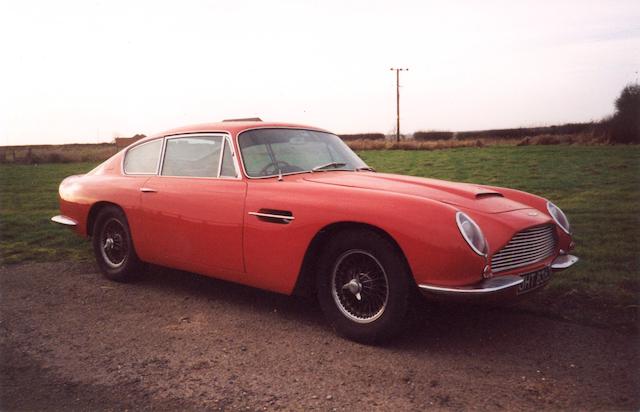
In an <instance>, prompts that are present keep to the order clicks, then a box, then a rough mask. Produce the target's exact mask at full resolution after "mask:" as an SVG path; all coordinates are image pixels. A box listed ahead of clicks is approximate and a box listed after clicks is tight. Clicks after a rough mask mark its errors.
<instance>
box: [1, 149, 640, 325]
mask: <svg viewBox="0 0 640 412" xmlns="http://www.w3.org/2000/svg"><path fill="white" fill-rule="evenodd" d="M359 154H360V156H362V158H363V159H364V160H365V161H366V162H367V163H368V164H369V165H371V166H373V167H375V168H376V169H377V170H379V171H382V172H391V173H401V174H408V175H414V176H427V177H435V178H442V179H447V180H455V181H463V182H474V183H480V184H490V185H497V186H505V187H511V188H516V189H520V190H524V191H527V192H531V193H535V194H538V195H540V196H543V197H546V198H548V199H550V200H552V201H553V202H554V203H556V204H557V205H558V206H560V207H561V208H562V209H563V210H564V211H565V212H566V213H567V215H568V216H569V219H570V220H571V224H572V227H573V231H574V232H575V240H576V242H577V248H576V251H575V254H576V255H578V256H579V257H580V258H581V259H582V260H581V262H580V263H579V264H578V265H576V266H575V267H573V268H571V269H570V270H568V271H566V272H562V273H561V274H558V275H557V276H555V279H554V281H553V282H552V283H551V284H550V285H549V287H548V288H546V289H545V290H544V291H542V292H541V293H539V294H538V296H537V297H536V298H535V299H534V302H537V304H539V302H540V301H541V300H543V301H545V302H548V307H549V310H550V311H551V312H554V311H555V313H556V314H560V315H561V314H562V313H563V312H564V311H568V312H572V313H573V314H572V315H568V317H570V318H576V317H580V316H582V317H583V318H585V317H590V318H597V317H598V316H600V315H599V314H600V313H605V312H608V313H610V316H605V318H606V319H605V320H606V321H608V322H609V321H611V322H615V320H612V319H614V318H615V317H616V316H618V315H619V314H620V315H621V316H620V317H621V318H624V319H626V322H627V323H629V322H633V321H634V319H636V318H635V316H636V314H637V307H638V299H639V296H640V276H639V274H640V246H639V245H640V229H639V228H640V217H639V216H640V215H639V212H640V210H639V209H640V207H639V206H640V147H639V146H564V145H560V146H556V145H554V146H524V147H513V146H510V147H505V146H491V147H483V148H460V149H447V150H438V151H401V150H393V151H362V152H360V153H359ZM93 166H95V165H94V164H92V163H72V164H48V165H40V166H22V165H0V258H1V262H2V263H5V264H7V263H18V262H27V261H52V260H62V259H75V260H88V259H90V256H91V254H90V246H89V244H88V242H86V241H85V240H83V239H81V238H79V237H77V236H75V235H74V234H73V233H72V232H70V231H69V230H66V229H65V228H63V227H60V226H58V225H55V224H53V223H51V222H50V221H49V219H50V217H51V216H53V215H55V214H57V213H58V200H57V188H58V185H59V183H60V181H61V180H62V179H63V178H64V177H65V176H68V175H71V174H76V173H84V172H86V171H88V170H90V169H91V168H92V167H93ZM576 301H580V302H581V303H580V304H579V305H574V304H570V303H571V302H574V303H575V302H576ZM611 314H612V315H611ZM561 316H562V315H561ZM622 321H624V320H621V322H622Z"/></svg>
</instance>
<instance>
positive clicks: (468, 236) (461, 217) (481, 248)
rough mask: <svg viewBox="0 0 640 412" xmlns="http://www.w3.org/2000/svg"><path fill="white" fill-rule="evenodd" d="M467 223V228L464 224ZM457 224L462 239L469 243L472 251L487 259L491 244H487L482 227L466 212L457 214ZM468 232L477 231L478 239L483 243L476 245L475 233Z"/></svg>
mask: <svg viewBox="0 0 640 412" xmlns="http://www.w3.org/2000/svg"><path fill="white" fill-rule="evenodd" d="M467 222H468V223H469V225H467V226H465V225H464V223H467ZM456 224H457V225H458V230H460V233H461V234H462V237H463V238H464V240H465V241H466V242H467V244H468V245H469V247H470V248H471V250H473V251H474V252H475V253H477V254H478V255H480V256H484V257H486V256H487V253H488V250H489V244H488V243H487V238H486V237H485V236H484V233H482V229H480V226H478V224H477V223H476V222H475V221H474V220H473V219H471V217H469V215H467V214H466V213H464V212H457V213H456ZM468 230H470V231H475V232H476V233H475V234H476V235H477V238H478V239H480V241H481V242H482V243H481V244H474V242H473V238H474V236H473V233H468Z"/></svg>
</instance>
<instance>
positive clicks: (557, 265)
mask: <svg viewBox="0 0 640 412" xmlns="http://www.w3.org/2000/svg"><path fill="white" fill-rule="evenodd" d="M578 260H580V259H578V257H577V256H573V255H560V256H558V257H557V258H555V260H554V261H553V262H551V269H552V270H553V271H554V272H555V271H559V270H565V269H567V268H570V267H571V266H573V265H575V264H576V262H577V261H578Z"/></svg>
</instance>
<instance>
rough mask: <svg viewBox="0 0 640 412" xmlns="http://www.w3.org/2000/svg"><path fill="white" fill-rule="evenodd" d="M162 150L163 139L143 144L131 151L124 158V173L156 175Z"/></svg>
mask: <svg viewBox="0 0 640 412" xmlns="http://www.w3.org/2000/svg"><path fill="white" fill-rule="evenodd" d="M161 150H162V139H157V140H153V141H151V142H148V143H143V144H141V145H139V146H135V147H133V148H131V149H129V150H127V153H126V154H125V157H124V172H125V173H127V174H155V173H156V172H157V171H158V160H159V159H160V151H161Z"/></svg>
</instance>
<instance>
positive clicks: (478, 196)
mask: <svg viewBox="0 0 640 412" xmlns="http://www.w3.org/2000/svg"><path fill="white" fill-rule="evenodd" d="M487 197H504V195H503V194H502V193H499V192H478V193H476V199H485V198H487Z"/></svg>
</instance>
